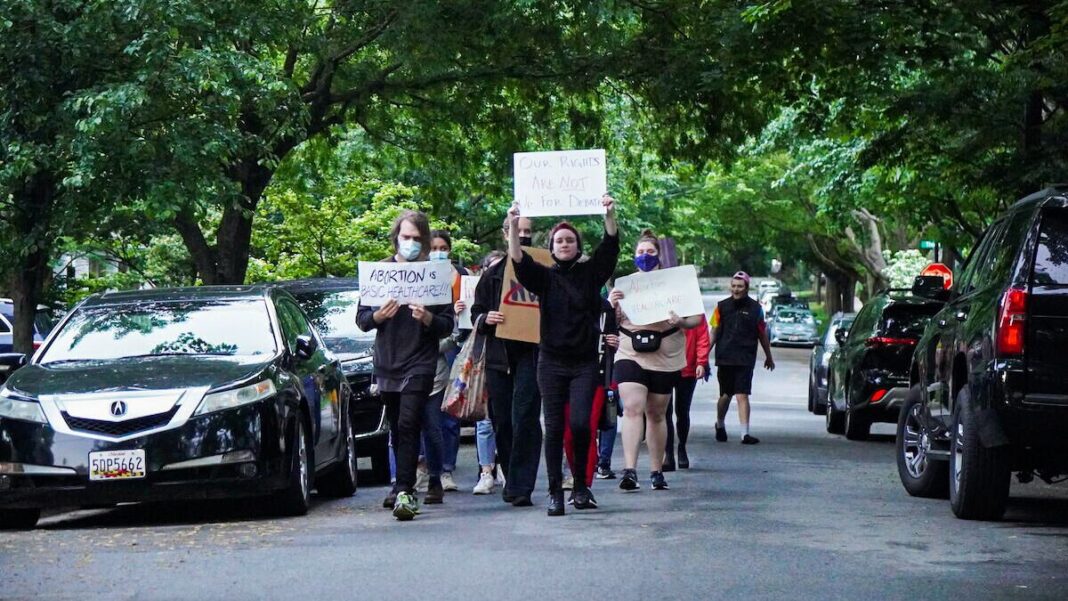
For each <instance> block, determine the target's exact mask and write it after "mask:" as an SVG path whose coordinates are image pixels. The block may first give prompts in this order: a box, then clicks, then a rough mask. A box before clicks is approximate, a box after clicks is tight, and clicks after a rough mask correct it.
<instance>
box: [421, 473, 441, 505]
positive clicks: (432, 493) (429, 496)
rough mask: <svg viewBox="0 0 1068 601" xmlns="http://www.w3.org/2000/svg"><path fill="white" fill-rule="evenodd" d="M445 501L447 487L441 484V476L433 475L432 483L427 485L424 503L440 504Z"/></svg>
mask: <svg viewBox="0 0 1068 601" xmlns="http://www.w3.org/2000/svg"><path fill="white" fill-rule="evenodd" d="M444 502H445V487H444V486H442V485H441V478H440V477H436V476H431V477H430V484H428V485H427V489H426V496H424V497H423V503H424V504H426V505H440V504H442V503H444Z"/></svg>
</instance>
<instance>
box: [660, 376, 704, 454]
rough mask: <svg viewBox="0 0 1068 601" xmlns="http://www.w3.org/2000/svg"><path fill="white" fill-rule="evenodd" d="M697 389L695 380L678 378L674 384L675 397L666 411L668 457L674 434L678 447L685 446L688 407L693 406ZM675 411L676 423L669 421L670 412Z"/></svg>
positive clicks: (687, 428) (688, 430) (673, 441)
mask: <svg viewBox="0 0 1068 601" xmlns="http://www.w3.org/2000/svg"><path fill="white" fill-rule="evenodd" d="M696 388H697V378H687V377H685V376H683V377H681V378H679V381H678V383H677V384H675V395H674V397H672V399H671V402H670V403H669V404H668V409H667V415H666V417H667V445H665V446H666V447H667V450H668V456H669V457H670V456H671V455H672V452H673V451H674V449H675V433H676V431H677V432H678V438H679V446H680V447H684V446H686V441H687V440H689V438H690V406H691V405H692V404H693V393H694V389H696ZM672 409H674V410H675V416H676V417H677V420H676V423H674V424H673V423H672V421H671V411H672Z"/></svg>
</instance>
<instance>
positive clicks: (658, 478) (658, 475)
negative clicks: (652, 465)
mask: <svg viewBox="0 0 1068 601" xmlns="http://www.w3.org/2000/svg"><path fill="white" fill-rule="evenodd" d="M649 478H650V479H652V481H653V490H667V489H668V483H667V480H664V472H652V473H650V474H649Z"/></svg>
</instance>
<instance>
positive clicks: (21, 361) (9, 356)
mask: <svg viewBox="0 0 1068 601" xmlns="http://www.w3.org/2000/svg"><path fill="white" fill-rule="evenodd" d="M26 362H27V358H26V355H23V354H22V353H0V383H3V382H4V381H6V380H7V378H8V376H10V375H11V373H12V372H13V371H15V370H16V369H18V368H20V367H22V366H23V365H26Z"/></svg>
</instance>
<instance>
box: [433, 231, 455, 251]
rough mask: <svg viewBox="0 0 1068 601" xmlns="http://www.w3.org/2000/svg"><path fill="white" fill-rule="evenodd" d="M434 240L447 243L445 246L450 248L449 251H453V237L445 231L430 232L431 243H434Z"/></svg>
mask: <svg viewBox="0 0 1068 601" xmlns="http://www.w3.org/2000/svg"><path fill="white" fill-rule="evenodd" d="M434 238H441V239H442V240H444V241H445V244H447V245H448V246H449V250H452V235H450V234H449V232H447V231H445V230H430V242H431V243H433V242H434Z"/></svg>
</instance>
